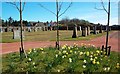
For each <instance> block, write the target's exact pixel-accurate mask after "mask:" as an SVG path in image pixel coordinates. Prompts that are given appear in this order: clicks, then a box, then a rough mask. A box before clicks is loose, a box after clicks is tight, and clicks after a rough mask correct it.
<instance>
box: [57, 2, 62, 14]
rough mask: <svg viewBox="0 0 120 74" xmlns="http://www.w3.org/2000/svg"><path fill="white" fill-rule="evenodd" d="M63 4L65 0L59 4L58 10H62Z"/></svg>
mask: <svg viewBox="0 0 120 74" xmlns="http://www.w3.org/2000/svg"><path fill="white" fill-rule="evenodd" d="M62 5H63V2H61V4H60V5H59V10H58V12H60V11H61V8H62Z"/></svg>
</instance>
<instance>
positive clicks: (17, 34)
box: [13, 30, 25, 40]
mask: <svg viewBox="0 0 120 74" xmlns="http://www.w3.org/2000/svg"><path fill="white" fill-rule="evenodd" d="M22 36H23V40H24V39H25V36H24V31H22ZM20 37H21V31H20V30H14V31H13V39H20Z"/></svg>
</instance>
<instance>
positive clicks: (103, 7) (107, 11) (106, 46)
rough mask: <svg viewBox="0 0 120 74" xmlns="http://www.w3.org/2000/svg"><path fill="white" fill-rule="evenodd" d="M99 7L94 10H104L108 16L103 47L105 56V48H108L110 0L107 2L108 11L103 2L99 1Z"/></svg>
mask: <svg viewBox="0 0 120 74" xmlns="http://www.w3.org/2000/svg"><path fill="white" fill-rule="evenodd" d="M101 5H102V8H101V9H100V8H96V7H95V9H97V10H104V11H105V12H106V13H107V16H108V20H107V34H106V45H105V49H106V54H107V48H108V36H109V24H110V0H109V2H108V10H107V9H106V8H105V5H104V3H103V1H102V0H101Z"/></svg>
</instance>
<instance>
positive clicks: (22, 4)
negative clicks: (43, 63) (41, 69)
mask: <svg viewBox="0 0 120 74" xmlns="http://www.w3.org/2000/svg"><path fill="white" fill-rule="evenodd" d="M7 3H9V4H12V5H13V6H15V8H16V9H17V10H18V11H19V15H20V28H21V31H20V39H21V47H20V55H21V54H23V53H25V56H26V58H27V54H26V52H25V50H24V47H23V33H22V30H23V23H22V12H23V10H24V8H25V4H26V3H25V2H22V0H19V6H18V4H17V2H16V1H15V2H7Z"/></svg>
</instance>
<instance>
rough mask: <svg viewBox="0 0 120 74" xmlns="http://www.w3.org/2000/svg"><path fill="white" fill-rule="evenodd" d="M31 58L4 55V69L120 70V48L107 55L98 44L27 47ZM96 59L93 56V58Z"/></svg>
mask: <svg viewBox="0 0 120 74" xmlns="http://www.w3.org/2000/svg"><path fill="white" fill-rule="evenodd" d="M101 53H102V55H101ZM27 55H28V58H24V59H23V61H20V56H19V53H17V52H16V53H10V54H5V55H3V56H2V66H3V67H2V71H3V72H8V73H11V72H27V71H28V72H117V73H119V72H120V57H119V55H120V54H119V53H118V52H111V55H110V56H106V55H105V52H101V50H100V49H99V48H95V47H93V45H89V46H84V45H83V46H81V47H78V46H77V45H76V44H75V45H74V46H67V45H64V46H63V47H61V49H60V50H57V49H55V48H52V47H49V48H36V49H30V50H29V51H27ZM91 58H92V59H93V60H92V59H91Z"/></svg>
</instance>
